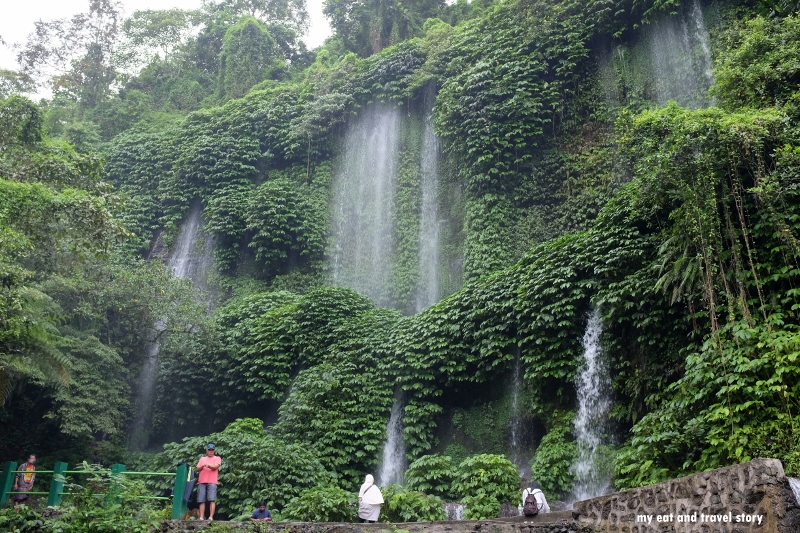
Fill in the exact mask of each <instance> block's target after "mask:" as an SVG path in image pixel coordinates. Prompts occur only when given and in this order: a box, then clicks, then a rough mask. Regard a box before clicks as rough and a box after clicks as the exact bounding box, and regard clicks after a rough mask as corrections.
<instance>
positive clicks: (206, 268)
mask: <svg viewBox="0 0 800 533" xmlns="http://www.w3.org/2000/svg"><path fill="white" fill-rule="evenodd" d="M213 253H214V240H213V238H212V237H211V235H209V234H208V233H206V232H204V231H203V206H202V204H201V203H200V202H199V201H196V202H193V203H192V206H191V207H190V209H189V214H188V215H187V217H186V219H185V220H184V221H183V223H182V224H181V227H180V229H179V231H178V235H177V236H176V237H175V241H174V242H173V246H172V251H171V252H170V254H169V256H168V258H167V266H168V267H169V268H170V270H172V273H173V275H174V276H175V277H176V278H184V279H189V280H191V281H192V285H193V286H194V287H195V289H196V290H197V291H198V292H199V294H200V295H202V296H203V297H204V298H205V301H206V303H207V304H209V305H210V301H211V300H210V294H212V291H211V289H212V287H211V286H210V284H209V280H208V276H209V273H210V272H211V268H212V265H213ZM166 327H167V325H166V324H165V323H164V322H163V321H160V320H159V321H157V322H156V323H155V324H154V325H153V327H152V328H151V330H150V338H151V340H150V341H149V342H148V343H147V344H146V345H145V359H144V363H143V364H142V369H141V371H140V373H139V379H138V382H137V387H136V406H137V409H136V415H135V416H134V420H133V423H132V424H131V427H130V430H129V438H128V442H129V446H130V447H131V448H132V449H134V450H143V449H144V448H145V447H146V446H147V443H148V441H149V439H150V433H149V432H148V429H149V428H150V426H151V421H152V420H151V419H152V412H153V402H154V401H155V392H156V381H157V379H158V370H159V363H160V358H159V355H160V353H161V340H160V338H161V335H162V333H163V332H164V331H165V330H166Z"/></svg>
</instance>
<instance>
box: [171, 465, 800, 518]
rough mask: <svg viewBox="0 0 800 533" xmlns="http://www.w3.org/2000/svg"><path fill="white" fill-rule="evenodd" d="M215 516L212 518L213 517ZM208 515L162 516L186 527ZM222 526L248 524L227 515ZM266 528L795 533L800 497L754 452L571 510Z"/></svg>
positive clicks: (780, 471) (780, 469)
mask: <svg viewBox="0 0 800 533" xmlns="http://www.w3.org/2000/svg"><path fill="white" fill-rule="evenodd" d="M212 523H213V522H212ZM208 525H209V522H182V521H169V522H163V523H162V526H161V531H162V532H164V533H168V532H175V533H178V532H187V533H188V532H190V531H196V530H202V529H205V528H206V527H207V526H208ZM226 526H227V527H228V528H229V529H228V531H232V532H233V531H237V532H238V531H253V524H250V523H235V522H227V523H226ZM259 527H260V529H258V531H261V532H264V533H266V532H269V533H390V532H397V533H400V532H402V533H667V532H670V533H672V532H674V533H800V503H799V502H798V500H797V499H796V497H795V495H794V492H793V491H792V488H791V487H790V485H789V480H788V478H787V477H786V475H785V474H784V472H783V466H782V465H781V463H780V461H778V460H777V459H756V460H755V461H751V462H749V463H743V464H740V465H735V466H729V467H726V468H720V469H717V470H711V471H709V472H702V473H700V474H695V475H692V476H686V477H682V478H679V479H672V480H670V481H665V482H663V483H658V484H656V485H648V486H646V487H640V488H638V489H632V490H627V491H624V492H616V493H613V494H609V495H607V496H601V497H599V498H592V499H590V500H584V501H581V502H578V503H576V504H575V506H574V510H573V511H572V512H571V513H570V512H569V511H560V512H553V513H548V514H543V515H539V516H536V517H534V518H533V519H529V518H526V517H523V516H516V517H512V518H505V519H497V520H458V521H447V522H414V523H407V524H344V523H298V522H294V523H292V522H270V523H269V524H263V525H260V526H259Z"/></svg>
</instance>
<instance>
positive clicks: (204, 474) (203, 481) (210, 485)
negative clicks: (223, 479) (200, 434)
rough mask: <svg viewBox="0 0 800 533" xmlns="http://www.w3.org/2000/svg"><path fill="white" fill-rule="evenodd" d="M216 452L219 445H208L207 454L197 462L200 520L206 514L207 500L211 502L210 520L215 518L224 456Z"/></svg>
mask: <svg viewBox="0 0 800 533" xmlns="http://www.w3.org/2000/svg"><path fill="white" fill-rule="evenodd" d="M216 453H217V447H216V446H215V445H213V444H209V445H208V446H206V456H205V457H201V458H200V460H199V461H198V462H197V472H198V476H197V503H199V504H200V520H203V519H204V517H205V515H206V502H208V504H209V505H208V507H209V510H208V519H209V520H214V511H216V510H217V483H218V480H219V467H220V466H221V465H222V458H221V457H218V456H217V455H216Z"/></svg>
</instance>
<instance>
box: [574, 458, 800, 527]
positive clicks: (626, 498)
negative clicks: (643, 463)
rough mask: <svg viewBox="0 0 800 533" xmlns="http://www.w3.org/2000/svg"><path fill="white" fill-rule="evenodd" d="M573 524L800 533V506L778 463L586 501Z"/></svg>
mask: <svg viewBox="0 0 800 533" xmlns="http://www.w3.org/2000/svg"><path fill="white" fill-rule="evenodd" d="M573 518H574V519H575V520H576V521H577V522H578V523H579V524H580V525H581V526H590V527H591V528H592V531H595V532H612V531H613V532H618V533H650V532H654V533H655V532H662V531H674V532H675V533H683V532H686V533H690V532H703V533H751V532H754V533H755V532H758V533H766V532H770V533H772V532H775V533H796V532H800V505H798V502H797V501H796V500H795V497H794V494H793V493H792V491H791V488H790V487H789V481H788V479H787V478H786V475H785V474H784V472H783V466H782V465H781V463H780V461H778V460H777V459H757V460H755V461H751V462H749V463H743V464H740V465H735V466H729V467H726V468H720V469H717V470H711V471H709V472H702V473H700V474H695V475H692V476H686V477H682V478H679V479H673V480H670V481H665V482H663V483H658V484H656V485H648V486H646V487H640V488H638V489H632V490H627V491H624V492H616V493H613V494H609V495H607V496H601V497H599V498H592V499H590V500H584V501H581V502H578V503H576V504H575V506H574V511H573Z"/></svg>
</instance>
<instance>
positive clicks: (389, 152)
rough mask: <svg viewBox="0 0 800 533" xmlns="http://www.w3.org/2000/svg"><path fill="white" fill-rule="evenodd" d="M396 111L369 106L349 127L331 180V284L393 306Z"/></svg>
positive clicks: (397, 145)
mask: <svg viewBox="0 0 800 533" xmlns="http://www.w3.org/2000/svg"><path fill="white" fill-rule="evenodd" d="M399 145H400V111H399V110H398V109H396V108H394V107H387V106H382V105H377V104H376V105H372V106H370V107H368V108H367V109H366V111H365V112H364V113H363V114H362V115H361V116H360V117H359V118H358V119H357V120H356V121H355V123H354V124H352V125H351V127H350V128H349V130H348V132H347V134H346V137H345V142H344V154H343V156H342V158H341V160H340V162H339V170H338V172H336V173H335V175H334V178H333V194H332V204H331V221H332V224H331V227H332V233H333V235H332V239H333V249H332V252H331V262H330V264H331V269H332V273H333V281H334V283H335V284H336V285H340V286H344V287H350V288H352V289H355V290H356V291H358V292H359V293H361V294H364V295H366V296H369V297H370V298H372V300H374V301H375V303H377V304H378V305H379V306H381V307H389V306H391V304H392V295H391V290H390V288H391V283H390V281H391V274H392V262H393V259H394V255H395V251H394V247H395V235H394V203H395V195H396V184H397V164H398V163H397V160H398V153H399Z"/></svg>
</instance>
